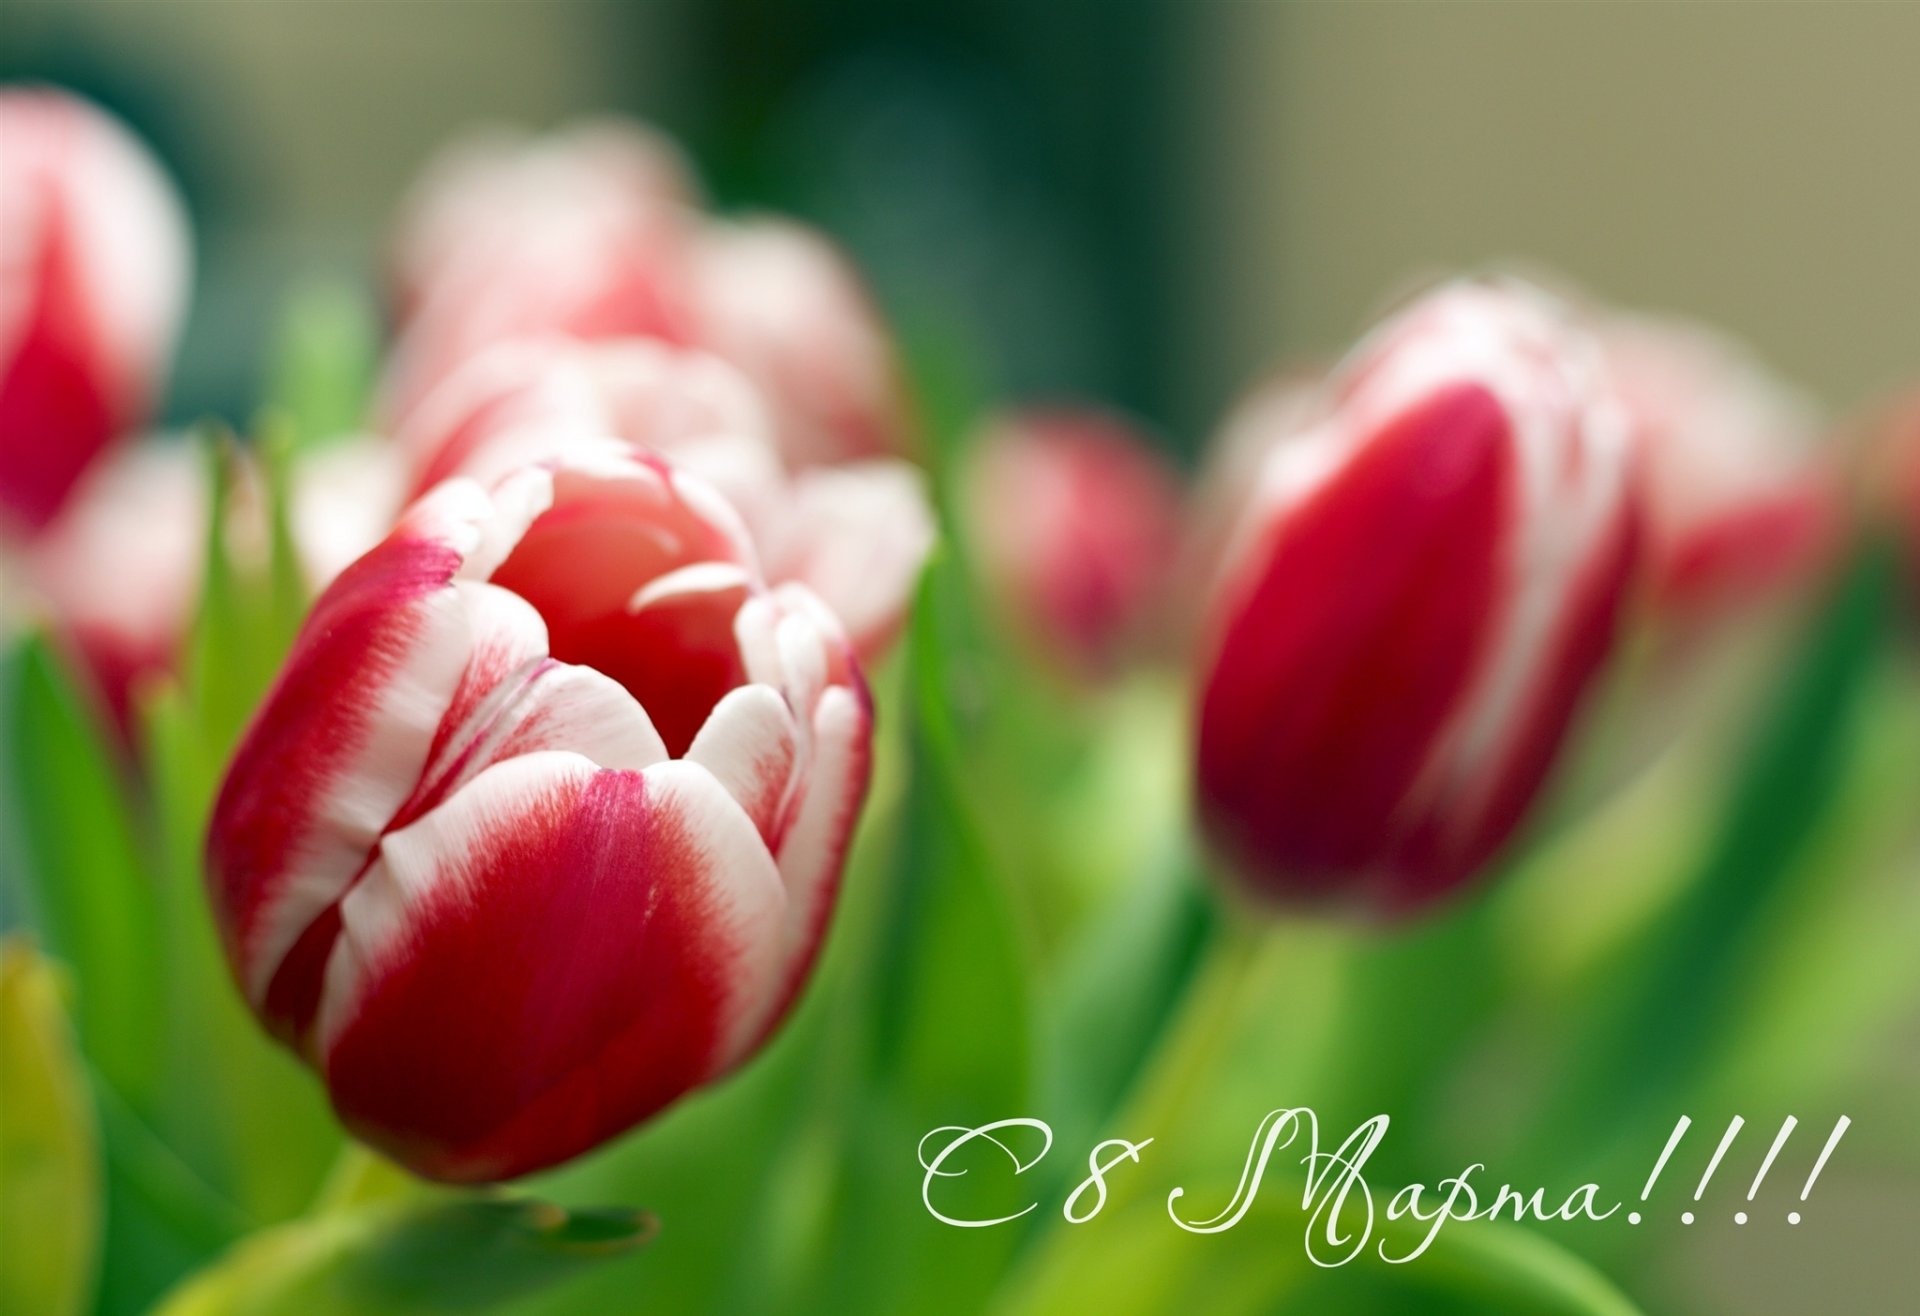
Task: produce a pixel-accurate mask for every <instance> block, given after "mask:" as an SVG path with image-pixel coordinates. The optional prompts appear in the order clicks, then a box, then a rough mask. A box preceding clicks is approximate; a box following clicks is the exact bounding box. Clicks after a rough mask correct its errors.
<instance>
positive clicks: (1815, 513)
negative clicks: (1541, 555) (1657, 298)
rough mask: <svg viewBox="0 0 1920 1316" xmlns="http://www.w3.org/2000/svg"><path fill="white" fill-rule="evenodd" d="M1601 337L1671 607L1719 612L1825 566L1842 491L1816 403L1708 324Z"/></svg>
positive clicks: (1618, 324)
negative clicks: (1639, 470) (1639, 468)
mask: <svg viewBox="0 0 1920 1316" xmlns="http://www.w3.org/2000/svg"><path fill="white" fill-rule="evenodd" d="M1602 343H1603V345H1604V347H1605V350H1606V355H1607V362H1608V365H1609V367H1610V368H1611V370H1612V372H1613V377H1614V381H1615V385H1616V387H1617V388H1618V390H1619V393H1620V397H1621V401H1622V403H1623V404H1624V405H1625V407H1626V410H1627V416H1628V421H1629V423H1630V424H1631V425H1633V427H1634V428H1635V430H1636V442H1637V443H1638V445H1639V447H1640V450H1641V452H1642V454H1643V460H1644V462H1645V466H1646V481H1647V483H1646V497H1647V545H1646V549H1647V563H1646V572H1647V576H1648V579H1649V583H1650V587H1651V588H1650V601H1651V602H1652V604H1653V605H1654V607H1655V608H1656V609H1657V610H1658V613H1659V615H1660V616H1661V617H1662V618H1664V619H1666V620H1668V621H1687V620H1690V619H1696V618H1712V617H1715V616H1718V615H1720V614H1721V613H1723V612H1725V611H1726V610H1727V609H1729V608H1736V607H1739V606H1740V605H1742V604H1744V603H1749V602H1755V603H1757V602H1763V601H1765V600H1767V599H1769V598H1777V597H1780V596H1782V595H1784V594H1787V593H1790V592H1791V591H1792V589H1793V587H1794V586H1795V585H1797V584H1803V583H1805V582H1807V581H1808V580H1809V579H1810V578H1811V577H1813V576H1814V575H1815V574H1817V571H1818V568H1819V567H1820V566H1821V564H1823V563H1824V562H1825V561H1827V560H1828V558H1829V557H1830V555H1831V553H1832V551H1833V549H1834V547H1835V546H1836V543H1837V540H1838V533H1837V532H1838V530H1839V526H1840V514H1839V501H1840V500H1839V489H1838V482H1837V480H1836V479H1835V478H1834V475H1833V473H1832V472H1831V471H1830V470H1829V469H1828V467H1827V464H1826V463H1825V462H1824V461H1823V460H1822V450H1821V439H1822V438H1823V434H1822V426H1821V423H1820V419H1819V416H1818V414H1817V412H1816V410H1815V408H1814V406H1813V403H1812V401H1811V400H1810V399H1808V398H1805V397H1802V396H1801V395H1800V394H1798V393H1796V392H1794V391H1793V390H1791V389H1789V388H1788V387H1787V386H1786V385H1784V384H1782V383H1780V382H1779V381H1778V380H1776V379H1774V378H1773V377H1771V376H1770V375H1768V374H1767V373H1766V371H1765V370H1764V369H1763V368H1762V367H1761V366H1760V364H1759V363H1758V362H1757V361H1755V360H1753V359H1752V357H1751V356H1750V355H1749V354H1748V353H1747V352H1746V351H1745V349H1743V348H1742V347H1740V346H1739V345H1738V344H1736V343H1734V342H1732V341H1731V340H1728V339H1725V338H1723V337H1721V336H1720V335H1718V334H1716V333H1714V332H1712V331H1711V330H1708V329H1705V328H1703V327H1700V326H1696V325H1689V324H1685V323H1679V322H1668V321H1662V320H1654V319H1645V318H1640V317H1631V316H1621V317H1616V318H1615V319H1614V320H1612V321H1611V322H1610V323H1608V324H1607V325H1606V326H1605V327H1604V331H1603V335H1602Z"/></svg>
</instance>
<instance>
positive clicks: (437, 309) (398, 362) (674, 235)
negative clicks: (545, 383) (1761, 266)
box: [386, 122, 696, 419]
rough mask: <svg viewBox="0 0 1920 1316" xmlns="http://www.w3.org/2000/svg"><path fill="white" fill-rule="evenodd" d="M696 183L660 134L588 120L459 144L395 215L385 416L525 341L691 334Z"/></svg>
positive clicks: (402, 413) (406, 409) (404, 412)
mask: <svg viewBox="0 0 1920 1316" xmlns="http://www.w3.org/2000/svg"><path fill="white" fill-rule="evenodd" d="M691 187H692V185H691V183H690V182H689V181H687V179H686V177H685V174H684V171H683V170H682V169H681V167H680V165H679V163H678V160H677V157H676V156H675V155H674V153H673V150H672V148H671V147H670V146H668V145H667V144H666V143H665V142H664V140H663V139H661V138H659V137H658V136H656V135H655V134H652V133H650V132H648V131H647V130H645V129H643V128H641V127H639V126H637V125H631V124H625V123H608V122H596V123H591V124H586V125H582V126H579V127H576V128H574V129H571V130H567V131H564V132H561V133H557V134H555V135H554V136H552V137H551V138H545V139H541V138H534V139H523V138H517V137H507V136H499V135H494V136H488V137H483V138H480V139H477V140H471V141H464V142H458V143H455V144H454V145H453V146H452V147H450V148H448V150H447V151H446V152H445V153H444V154H443V155H442V156H441V157H439V158H438V159H436V160H434V161H433V162H432V163H430V164H429V166H428V168H427V170H426V171H425V173H424V175H423V176H422V179H421V182H420V184H419V186H418V187H417V188H416V189H415V191H414V194H413V196H412V197H411V198H410V200H409V202H408V204H407V206H406V207H405V209H404V211H403V215H402V220H401V224H400V228H399V232H398V235H397V237H396V240H395V249H396V253H397V255H396V266H397V269H396V284H397V288H396V295H397V300H398V302H399V304H400V307H399V309H400V311H401V317H402V319H401V324H402V330H403V332H402V334H401V338H400V341H399V343H398V345H397V347H396V349H395V353H396V355H395V359H394V362H393V364H392V366H391V368H390V371H389V379H388V383H387V393H388V396H387V402H386V409H387V411H388V414H389V415H390V416H391V417H393V418H396V419H405V418H406V417H407V416H408V415H409V413H410V412H411V411H412V409H413V407H414V406H415V405H417V404H418V403H419V402H420V400H421V399H422V398H423V397H425V396H426V394H427V393H429V392H430V391H431V390H432V389H433V388H434V387H435V386H436V385H438V384H439V383H440V382H441V381H442V380H444V379H445V378H446V376H447V375H448V374H449V373H451V372H452V371H453V370H455V369H457V368H459V367H460V366H461V365H463V364H464V363H465V362H466V361H468V360H469V359H471V358H472V357H473V356H475V355H477V354H478V353H480V352H482V351H485V350H486V349H487V348H489V347H492V346H493V345H495V344H496V343H501V342H505V341H508V340H511V339H514V338H519V337H523V336H527V335H540V334H566V335H571V336H574V337H579V338H588V339H593V338H612V337H624V336H629V335H642V336H646V337H651V338H661V339H665V340H667V341H674V342H680V341H688V340H690V339H691V338H692V336H693V332H694V319H693V305H692V280H691V273H690V269H691V262H692V259H693V247H692V243H693V240H694V222H695V218H696V217H695V213H694V211H693V210H692V209H691V208H690V203H691V201H692V199H693V198H692V192H691Z"/></svg>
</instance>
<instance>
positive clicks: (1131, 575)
mask: <svg viewBox="0 0 1920 1316" xmlns="http://www.w3.org/2000/svg"><path fill="white" fill-rule="evenodd" d="M968 462H969V468H968V471H967V477H968V478H967V490H966V502H965V506H966V511H967V520H968V524H969V527H970V529H971V532H972V539H973V544H974V548H975V551H976V554H977V556H978V558H979V563H980V568H981V572H982V575H983V578H984V580H985V581H986V583H987V586H988V589H989V592H990V593H991V595H992V596H993V597H995V598H996V599H997V600H998V601H999V602H1000V604H1001V606H1002V608H1003V610H1004V611H1005V612H1006V613H1007V614H1008V619H1009V621H1010V622H1011V624H1012V625H1013V626H1014V628H1015V629H1016V630H1018V631H1019V632H1021V633H1023V634H1025V635H1026V636H1028V637H1030V639H1031V640H1032V641H1033V642H1034V644H1035V647H1036V648H1038V649H1039V650H1040V651H1041V652H1042V653H1044V654H1048V655H1051V656H1053V657H1055V658H1057V659H1058V660H1060V662H1061V663H1062V664H1063V665H1064V666H1066V667H1067V668H1068V669H1070V670H1072V671H1076V672H1080V673H1084V674H1087V675H1090V676H1099V675H1103V674H1107V673H1111V672H1112V671H1113V670H1114V669H1115V668H1116V667H1117V666H1119V665H1120V663H1121V661H1122V660H1123V659H1124V658H1125V657H1126V656H1127V652H1128V650H1129V648H1131V647H1133V646H1135V645H1137V644H1138V643H1140V642H1141V641H1143V640H1144V639H1146V638H1147V637H1146V631H1147V629H1148V627H1149V626H1150V625H1151V623H1153V622H1154V621H1156V620H1159V619H1160V618H1161V613H1162V608H1163V605H1165V604H1166V603H1167V602H1168V600H1167V598H1166V589H1167V586H1168V585H1169V583H1170V579H1171V568H1172V567H1173V564H1174V561H1175V557H1176V554H1177V552H1178V549H1179V540H1180V533H1181V521H1180V498H1181V491H1180V482H1179V478H1178V476H1177V475H1176V474H1175V472H1174V471H1173V470H1172V469H1171V468H1170V467H1169V466H1168V465H1167V463H1166V462H1165V461H1163V460H1162V459H1161V458H1160V457H1159V455H1158V454H1157V453H1156V452H1155V451H1154V450H1153V449H1152V448H1151V447H1150V446H1149V445H1148V443H1147V441H1146V440H1145V439H1144V438H1143V437H1142V436H1141V435H1140V434H1139V433H1137V432H1136V431H1135V430H1134V429H1133V428H1132V427H1131V426H1130V425H1128V424H1127V423H1126V422H1125V421H1123V420H1120V419H1119V418H1117V417H1114V416H1109V415H1106V414H1103V413H1100V412H1095V411H1075V410H1057V411H1047V410H1035V411H1030V412H1025V413H1020V414H1016V415H1013V416H1008V417H1006V418H1004V419H1002V420H1000V421H998V422H995V423H993V424H991V425H989V426H988V428H987V429H986V431H985V432H984V433H983V434H982V436H981V437H980V438H979V439H978V440H976V442H975V444H974V445H973V447H972V449H971V451H970V453H969V457H968Z"/></svg>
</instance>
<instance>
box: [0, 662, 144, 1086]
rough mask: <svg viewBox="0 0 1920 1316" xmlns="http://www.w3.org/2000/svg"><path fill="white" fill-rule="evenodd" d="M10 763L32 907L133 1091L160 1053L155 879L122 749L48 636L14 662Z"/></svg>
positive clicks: (105, 1057) (113, 1065) (105, 1054)
mask: <svg viewBox="0 0 1920 1316" xmlns="http://www.w3.org/2000/svg"><path fill="white" fill-rule="evenodd" d="M11 668H12V670H11V672H10V673H9V676H10V678H11V679H10V680H9V682H8V684H9V686H10V687H11V690H10V694H11V697H12V717H11V718H10V728H9V729H10V732H11V735H10V740H11V744H9V745H8V746H7V749H8V755H7V758H8V762H7V768H8V770H9V771H8V775H9V777H10V779H11V782H10V784H11V787H12V792H11V793H12V798H13V800H14V803H15V805H16V807H17V808H18V809H19V811H20V826H21V830H22V832H23V835H22V837H21V841H22V848H23V850H24V852H25V854H24V858H25V863H24V864H23V865H22V867H23V870H24V871H23V874H22V877H23V879H24V886H25V890H24V892H23V895H24V899H25V903H26V905H27V913H28V915H29V918H30V921H31V923H32V925H33V926H34V927H35V928H36V929H37V930H38V931H39V932H40V934H41V936H42V937H43V939H44V940H45V942H46V945H47V949H48V950H49V951H50V952H51V953H52V954H53V955H55V956H56V957H57V958H59V959H60V960H62V961H64V962H65V963H66V964H67V965H68V966H69V967H70V968H71V969H72V970H73V974H74V979H75V985H76V1001H75V1006H76V1018H77V1025H78V1030H79V1034H80V1039H81V1042H82V1044H83V1045H84V1046H85V1048H86V1050H87V1053H88V1054H89V1055H90V1056H92V1058H93V1062H94V1063H95V1064H96V1065H97V1066H98V1067H99V1068H100V1070H101V1072H102V1073H103V1074H104V1075H105V1076H106V1078H107V1080H108V1081H109V1082H111V1083H113V1084H114V1085H115V1086H116V1087H117V1088H118V1089H119V1090H120V1092H121V1093H122V1094H123V1095H124V1096H126V1097H127V1099H128V1100H130V1101H133V1102H135V1103H136V1104H138V1103H142V1102H144V1101H146V1100H148V1098H149V1097H150V1096H151V1092H152V1086H153V1081H154V1075H155V1071H156V1069H157V1066H158V1063H159V1057H160V1041H161V1038H160V1031H159V1027H158V1023H159V1014H158V1009H157V1003H158V997H159V980H160V975H159V964H158V958H157V955H156V951H155V945H154V936H153V929H154V920H155V913H154V899H153V886H152V881H151V879H150V877H149V876H148V874H147V872H146V871H145V865H144V864H143V862H142V854H141V843H140V836H139V830H138V826H137V823H136V814H135V810H134V806H133V801H132V799H131V797H130V794H129V792H128V790H127V785H126V782H125V781H124V780H123V777H122V773H123V766H122V763H121V760H120V756H119V755H118V753H117V752H116V751H115V749H114V747H113V745H112V742H111V741H110V739H109V733H108V732H107V731H106V729H105V728H104V727H103V726H102V725H101V724H100V722H99V720H98V718H97V716H96V713H95V709H94V707H93V706H92V705H91V704H90V702H89V701H88V700H87V699H86V698H85V697H83V696H82V694H81V693H80V691H79V689H78V688H77V687H76V686H75V685H74V684H73V683H72V682H71V681H69V679H68V677H67V674H66V671H65V670H64V668H63V666H62V664H61V662H60V660H59V658H58V657H57V656H56V654H55V652H54V650H53V648H52V646H51V644H50V643H49V641H48V640H47V639H46V638H45V637H44V636H39V635H35V636H30V637H29V638H28V639H27V640H26V642H25V643H24V644H23V645H22V646H21V648H20V650H19V652H18V653H17V654H16V656H15V657H14V659H13V662H12V663H11Z"/></svg>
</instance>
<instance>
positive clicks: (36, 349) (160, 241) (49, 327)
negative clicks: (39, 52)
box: [0, 88, 190, 539]
mask: <svg viewBox="0 0 1920 1316" xmlns="http://www.w3.org/2000/svg"><path fill="white" fill-rule="evenodd" d="M189 265H190V252H189V249H188V239H187V226H186V219H185V215H184V213H183V211H182V208H181V205H180V200H179V197H178V196H177V195H176V193H175V192H174V189H173V186H172V184H171V183H169V182H168V181H167V179H166V177H165V176H164V175H163V174H162V173H161V171H160V168H159V166H158V165H157V164H155V162H154V160H153V158H152V157H151V156H150V155H149V154H148V153H147V151H146V149H145V148H144V147H142V146H141V145H140V143H139V142H137V141H135V140H134V139H133V137H132V136H131V135H130V134H129V133H128V132H127V131H126V129H124V128H123V127H121V125H120V124H119V123H118V122H117V121H115V120H114V119H112V118H110V117H109V116H108V115H106V114H105V113H103V112H102V111H100V110H99V109H96V108H95V107H94V106H92V105H90V104H88V103H87V102H86V101H83V100H80V99H79V98H77V97H74V96H71V95H68V94H67V93H65V92H60V91H54V90H51V89H41V88H34V89H7V90H4V91H0V532H5V533H6V534H7V535H8V536H10V537H12V538H15V539H24V538H27V537H28V536H30V535H31V534H33V533H34V532H36V531H38V530H39V529H40V528H42V527H43V526H45V525H46V524H47V522H49V521H51V520H52V519H53V517H54V515H55V514H56V513H57V512H58V511H59V510H60V508H61V506H62V505H63V504H64V503H65V502H66V500H67V497H68V495H69V493H71V492H72V490H73V488H74V486H75V485H76V484H77V483H78V482H79V480H80V477H81V475H82V474H83V473H84V472H85V471H86V469H87V467H88V466H89V465H90V464H91V463H92V462H93V460H94V459H95V457H96V456H98V454H99V453H100V452H101V451H102V450H103V449H104V448H105V447H106V446H107V445H108V444H109V443H111V442H112V441H114V440H115V439H117V438H120V437H121V436H123V435H126V434H129V433H131V432H132V431H133V430H134V429H135V428H136V427H138V426H140V425H141V424H142V423H143V422H144V421H145V420H146V418H147V415H148V411H149V408H150V407H151V406H152V404H153V401H154V398H155V395H156V394H157V393H158V391H159V386H160V381H161V376H162V374H163V372H164V370H165V368H166V365H167V362H168V358H169V357H170V356H171V354H172V351H173V343H174V339H175V336H176V335H177V333H178V330H179V327H180V319H181V315H182V312H183V310H184V307H185V298H186V291H187V283H188V276H189Z"/></svg>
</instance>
